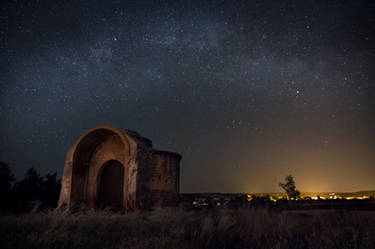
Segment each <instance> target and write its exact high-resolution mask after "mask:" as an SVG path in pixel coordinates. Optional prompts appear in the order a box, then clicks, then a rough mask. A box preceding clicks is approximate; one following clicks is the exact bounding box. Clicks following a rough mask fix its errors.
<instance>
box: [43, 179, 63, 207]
mask: <svg viewBox="0 0 375 249" xmlns="http://www.w3.org/2000/svg"><path fill="white" fill-rule="evenodd" d="M56 175H57V174H56V173H54V174H47V175H46V176H45V177H44V179H43V182H42V186H41V191H42V193H41V201H42V202H43V205H44V206H49V207H56V206H57V202H58V200H59V194H60V189H61V180H60V179H57V177H56Z"/></svg>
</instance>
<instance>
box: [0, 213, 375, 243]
mask: <svg viewBox="0 0 375 249" xmlns="http://www.w3.org/2000/svg"><path fill="white" fill-rule="evenodd" d="M0 222H1V223H0V224H1V225H0V247H1V248H3V249H6V248H10V249H17V248H50V249H52V248H90V249H96V248H100V249H104V248H116V249H117V248H118V249H120V248H163V249H164V248H178V249H184V248H194V249H199V248H231V249H236V248H267V249H272V248H275V249H276V248H292V249H293V248H314V249H318V248H322V249H323V248H324V249H330V248H338V249H346V248H363V249H364V248H368V249H374V248H375V211H337V210H336V211H288V212H279V211H267V210H264V209H258V210H252V209H213V210H204V211H184V210H182V209H163V210H159V211H155V212H150V213H137V212H136V213H131V214H126V215H123V214H114V213H109V212H105V211H101V212H99V211H87V212H82V213H75V214H69V213H61V212H56V211H53V212H49V213H36V214H24V215H2V216H0Z"/></svg>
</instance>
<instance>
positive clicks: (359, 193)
mask: <svg viewBox="0 0 375 249" xmlns="http://www.w3.org/2000/svg"><path fill="white" fill-rule="evenodd" d="M241 194H250V195H255V196H266V195H269V196H273V197H282V196H285V193H284V192H270V193H215V192H213V193H181V195H182V196H183V197H184V198H207V197H208V196H210V197H212V198H224V199H226V198H232V197H236V196H238V195H241ZM332 194H335V195H338V196H341V197H362V196H369V197H370V196H372V197H375V190H363V191H357V192H301V196H302V197H307V196H309V197H314V196H318V195H319V196H320V197H329V196H331V195H332Z"/></svg>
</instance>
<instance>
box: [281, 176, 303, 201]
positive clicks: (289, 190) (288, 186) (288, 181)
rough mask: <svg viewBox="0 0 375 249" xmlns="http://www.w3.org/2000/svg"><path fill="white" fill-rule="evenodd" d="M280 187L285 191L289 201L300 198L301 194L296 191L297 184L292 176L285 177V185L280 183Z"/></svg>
mask: <svg viewBox="0 0 375 249" xmlns="http://www.w3.org/2000/svg"><path fill="white" fill-rule="evenodd" d="M279 185H280V187H281V188H283V189H284V190H285V192H286V194H287V196H288V199H290V200H296V199H298V198H299V197H300V192H299V191H298V190H297V189H296V184H295V182H294V179H293V176H292V175H287V176H286V177H285V183H282V182H280V183H279Z"/></svg>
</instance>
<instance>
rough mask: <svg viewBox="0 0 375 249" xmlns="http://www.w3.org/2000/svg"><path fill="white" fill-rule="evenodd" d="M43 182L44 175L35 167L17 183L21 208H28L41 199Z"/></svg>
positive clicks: (16, 188) (18, 201) (18, 200)
mask: <svg viewBox="0 0 375 249" xmlns="http://www.w3.org/2000/svg"><path fill="white" fill-rule="evenodd" d="M42 184H43V177H41V176H40V174H39V173H38V172H37V171H36V170H35V169H34V168H30V169H29V170H28V171H27V172H26V174H25V178H24V179H23V180H21V181H19V182H17V183H16V184H15V192H16V194H17V204H18V209H19V210H27V209H28V208H30V206H29V205H30V204H32V203H33V202H36V201H41V194H42Z"/></svg>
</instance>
